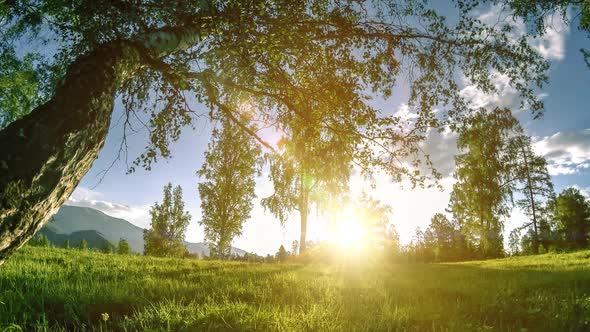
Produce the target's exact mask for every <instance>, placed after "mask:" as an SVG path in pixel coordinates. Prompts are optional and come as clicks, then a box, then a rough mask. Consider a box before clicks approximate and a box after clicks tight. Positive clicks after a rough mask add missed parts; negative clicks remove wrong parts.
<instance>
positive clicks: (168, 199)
mask: <svg viewBox="0 0 590 332" xmlns="http://www.w3.org/2000/svg"><path fill="white" fill-rule="evenodd" d="M150 216H151V218H152V220H151V224H150V228H149V229H145V230H144V233H143V241H144V249H143V251H144V254H145V255H152V256H183V255H184V254H185V253H186V252H187V250H186V248H185V246H184V234H185V232H186V228H187V227H188V223H189V221H190V219H191V216H190V214H189V213H188V212H186V211H185V210H184V201H183V200H182V188H181V187H180V186H176V187H175V188H174V189H172V184H171V183H168V184H167V185H166V186H165V187H164V198H163V199H162V203H155V204H154V205H153V206H152V208H151V209H150Z"/></svg>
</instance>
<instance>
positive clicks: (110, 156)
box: [66, 7, 590, 255]
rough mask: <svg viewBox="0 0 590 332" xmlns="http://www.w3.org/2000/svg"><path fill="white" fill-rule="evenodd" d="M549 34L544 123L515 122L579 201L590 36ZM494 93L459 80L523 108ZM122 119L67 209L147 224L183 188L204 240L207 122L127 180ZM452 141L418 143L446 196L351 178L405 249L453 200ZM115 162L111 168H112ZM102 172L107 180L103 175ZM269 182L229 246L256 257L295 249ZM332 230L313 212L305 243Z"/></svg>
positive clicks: (559, 29)
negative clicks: (272, 202)
mask: <svg viewBox="0 0 590 332" xmlns="http://www.w3.org/2000/svg"><path fill="white" fill-rule="evenodd" d="M479 15H480V18H481V19H482V20H484V21H485V20H488V21H490V22H493V21H494V20H497V18H498V16H499V15H501V14H500V13H499V11H498V9H497V8H495V7H492V8H490V9H489V10H488V11H486V12H482V13H479ZM548 22H550V23H551V24H550V26H551V27H550V31H549V32H548V33H547V34H546V35H545V36H544V37H543V38H537V39H531V41H530V43H531V44H532V45H533V46H534V47H535V49H536V50H537V51H538V52H539V53H540V54H541V55H542V56H543V57H545V58H546V59H548V60H549V61H550V62H551V68H550V70H549V73H548V74H549V84H548V85H546V86H544V87H543V88H542V89H540V90H539V91H538V92H537V93H538V94H539V96H540V97H541V98H542V99H543V101H544V102H545V114H544V116H543V118H541V119H537V120H533V119H532V117H531V116H530V114H529V113H527V112H520V113H517V114H516V116H517V117H518V118H519V120H520V121H521V123H522V125H523V126H524V128H525V129H526V131H527V133H528V134H529V135H530V136H531V137H532V138H533V141H534V148H535V151H536V152H537V153H538V154H541V155H543V156H545V158H546V159H547V161H548V163H549V171H550V173H551V175H552V177H553V182H554V185H555V189H556V192H558V193H559V192H560V191H561V190H563V189H564V188H567V187H570V186H576V187H577V188H579V189H580V190H582V192H583V193H584V194H585V195H588V193H590V176H589V175H590V106H589V105H590V68H588V67H587V66H586V64H585V63H584V62H583V58H582V55H581V53H580V51H579V49H580V48H590V39H589V38H588V37H587V36H586V35H585V34H584V33H581V32H580V31H578V30H577V29H576V27H575V25H574V26H573V27H571V28H570V27H568V26H567V25H566V24H564V23H563V21H562V20H561V19H560V18H559V17H552V18H548ZM513 25H514V26H515V27H516V29H515V33H522V32H524V30H525V27H524V25H523V24H522V22H519V21H514V22H513ZM491 75H492V78H493V82H494V84H495V85H496V87H497V90H498V92H497V93H495V94H491V95H489V94H484V93H482V92H481V91H478V90H477V89H475V87H473V86H471V85H470V84H469V82H464V86H463V89H462V93H463V95H464V96H465V97H466V98H468V99H469V100H470V101H471V102H472V103H473V105H477V106H482V107H494V106H506V107H511V106H513V107H514V108H516V106H518V103H519V99H518V95H517V93H516V92H515V90H514V89H513V88H511V87H510V86H509V85H508V84H507V81H506V79H505V78H504V77H502V76H499V75H495V74H494V73H492V74H491ZM380 103H381V105H379V106H382V108H389V109H391V110H393V111H394V112H400V113H398V114H404V115H405V116H407V117H409V118H411V117H413V116H414V113H413V112H412V110H411V109H410V108H409V107H408V106H407V105H406V104H404V103H403V102H401V100H399V99H398V100H386V101H381V102H380ZM121 114H122V107H121V104H120V103H117V104H116V105H115V110H114V115H113V119H112V123H111V130H110V132H109V135H108V137H107V140H106V143H105V147H104V148H103V150H102V151H101V153H100V155H99V158H98V159H97V160H96V161H95V162H94V164H93V166H92V168H91V169H90V171H89V172H88V173H87V174H86V176H85V177H84V178H83V179H82V181H81V182H80V184H79V186H78V187H77V188H76V190H75V191H74V193H73V194H72V195H71V197H70V198H69V200H68V202H67V203H66V204H69V205H77V206H86V207H92V208H96V209H98V210H100V211H102V212H104V213H106V214H108V215H111V216H114V217H119V218H123V219H126V220H128V221H130V222H132V223H133V224H135V225H138V226H140V227H148V226H149V222H150V217H149V209H150V206H151V205H152V204H154V203H155V202H156V201H160V200H161V198H162V188H163V187H164V185H165V184H166V183H168V182H171V183H173V184H174V185H180V186H181V187H182V189H183V193H184V200H185V204H186V209H187V210H188V211H189V213H190V214H191V216H192V219H191V222H190V225H189V227H188V230H187V233H186V240H187V241H190V242H202V241H203V240H204V239H203V228H202V226H199V225H198V221H199V220H200V218H201V211H200V207H199V206H200V199H199V195H198V190H197V183H198V181H199V178H198V177H197V175H196V171H197V169H199V168H200V166H201V164H202V162H203V159H204V152H205V149H206V148H207V143H208V142H209V138H210V132H211V126H212V124H210V123H208V122H207V121H205V120H201V121H202V122H198V123H197V125H196V128H195V129H194V130H192V129H191V128H185V130H184V133H183V135H182V137H181V139H180V140H179V141H178V142H176V143H174V144H173V146H172V153H173V157H172V158H171V159H170V160H160V161H159V162H158V163H157V164H155V165H154V166H153V167H152V170H151V171H144V170H142V169H140V168H138V169H137V170H136V172H135V173H133V174H126V169H127V164H126V162H125V156H122V158H121V159H119V160H118V161H116V158H117V155H118V150H119V145H120V142H121V137H122V126H121V122H120V121H119V119H120V116H121ZM455 139H456V137H455V135H454V134H453V133H450V132H445V133H438V132H436V131H431V132H430V134H429V137H428V139H427V140H426V142H425V143H424V148H425V150H426V151H427V152H428V153H429V154H430V155H431V158H432V160H433V161H434V164H435V167H437V169H438V170H439V171H441V172H442V173H443V175H444V178H443V179H442V181H441V185H442V187H443V190H438V189H416V190H411V187H410V186H408V185H407V184H406V185H403V184H399V183H394V182H392V181H391V180H390V179H389V178H387V177H386V176H384V175H377V178H376V179H377V181H376V183H377V185H376V187H375V188H370V187H369V185H368V184H367V183H365V182H364V181H362V179H360V178H359V177H356V176H355V177H353V178H352V179H351V183H350V187H351V191H352V192H353V193H360V192H361V191H362V190H365V191H367V192H368V193H369V194H371V195H372V196H374V197H375V198H377V199H379V200H381V201H382V202H383V203H385V204H389V205H390V206H391V207H392V211H393V212H392V214H391V218H390V221H391V222H392V223H393V224H394V225H395V226H396V228H397V229H398V232H399V233H400V237H401V241H402V243H408V242H409V241H410V240H411V237H412V235H413V233H414V231H415V229H416V227H421V228H422V229H424V228H426V227H427V225H428V224H429V221H430V218H431V217H432V216H433V215H434V214H435V213H437V212H444V210H445V208H446V207H447V205H448V199H449V194H450V191H451V188H452V185H453V179H452V177H451V175H452V172H453V169H454V167H455V165H454V159H453V157H454V155H455V154H456V153H457V150H456V147H455ZM146 143H147V133H146V132H145V131H139V132H138V133H137V134H134V135H132V136H130V137H128V144H129V150H128V158H127V159H128V162H129V163H131V162H132V161H133V159H134V158H135V157H136V156H138V155H139V154H140V153H141V152H142V151H143V148H144V147H145V145H146ZM113 161H115V163H114V165H113V166H112V167H110V165H111V164H112V163H113ZM107 169H108V172H106V174H105V173H104V171H105V170H107ZM272 191H273V188H272V183H270V181H269V180H268V173H267V172H266V171H265V172H263V174H262V176H261V177H260V178H258V179H257V187H256V194H257V197H258V198H257V200H256V202H255V203H254V209H253V211H252V213H251V218H250V220H248V221H247V222H246V223H245V224H244V227H243V234H242V236H240V237H239V238H236V239H235V240H234V242H233V245H234V246H235V247H238V248H241V249H244V250H246V251H249V252H255V253H258V254H263V255H265V254H268V253H271V254H274V253H275V252H276V251H277V249H278V247H279V246H280V245H281V244H283V245H285V247H286V248H290V247H291V243H292V241H293V240H298V239H299V221H298V215H297V214H294V215H293V216H291V219H290V220H288V221H287V222H286V223H285V224H284V225H281V224H280V223H279V221H278V220H277V219H275V218H274V217H273V216H272V215H270V214H269V213H265V211H264V209H263V208H262V207H261V206H260V202H259V200H260V198H263V197H267V196H269V195H270V194H272ZM524 221H525V217H524V215H523V214H522V212H520V211H518V210H516V209H515V210H513V213H512V214H511V217H510V218H509V219H508V220H506V223H505V234H508V233H509V232H510V230H512V229H513V228H514V227H517V226H518V225H521V224H522V223H523V222H524ZM329 227H330V226H329V224H327V223H326V222H325V221H323V220H322V218H321V216H319V215H318V214H317V213H315V212H312V215H311V217H310V220H309V226H308V239H309V240H322V239H326V237H328V236H329V233H330V228H329Z"/></svg>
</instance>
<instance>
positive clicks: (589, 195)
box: [571, 185, 590, 199]
mask: <svg viewBox="0 0 590 332" xmlns="http://www.w3.org/2000/svg"><path fill="white" fill-rule="evenodd" d="M571 187H572V188H576V189H578V190H579V191H580V194H582V196H584V197H586V199H590V187H586V188H582V187H579V186H576V185H573V186H571Z"/></svg>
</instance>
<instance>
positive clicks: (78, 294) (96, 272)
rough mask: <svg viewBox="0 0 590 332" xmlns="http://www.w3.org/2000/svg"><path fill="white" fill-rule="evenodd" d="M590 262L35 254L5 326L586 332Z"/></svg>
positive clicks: (6, 273)
mask: <svg viewBox="0 0 590 332" xmlns="http://www.w3.org/2000/svg"><path fill="white" fill-rule="evenodd" d="M589 254H590V252H589V251H583V252H579V253H575V254H560V255H555V254H551V255H541V256H530V257H515V258H510V259H506V260H491V261H485V262H470V263H462V264H429V265H426V264H389V263H386V262H376V263H375V264H372V263H370V262H371V260H368V259H363V261H361V262H358V263H353V264H348V265H342V264H335V265H326V264H319V263H313V264H310V265H299V264H288V263H287V264H269V263H242V262H220V261H202V260H199V261H197V260H188V259H175V258H157V257H141V256H140V257H137V256H119V255H109V256H107V255H101V254H98V253H94V252H90V251H86V252H80V251H72V250H64V249H61V248H52V249H45V248H36V247H25V248H23V250H20V251H18V252H17V253H16V254H15V255H14V257H12V258H11V259H10V260H9V261H8V262H7V263H6V265H4V266H3V267H2V271H1V272H2V273H0V289H3V290H5V291H4V292H3V293H2V302H3V303H6V304H8V303H10V305H0V328H2V327H4V326H6V325H8V324H12V323H15V324H18V325H20V326H21V327H22V329H23V330H24V331H34V330H45V331H75V330H84V329H85V330H100V329H101V328H102V330H103V331H104V330H107V331H117V330H122V331H124V330H127V331H137V330H143V331H161V330H172V331H203V330H228V329H230V328H229V327H228V325H229V326H231V329H233V330H263V331H279V330H280V331H304V330H314V331H364V330H375V331H381V330H388V329H390V330H391V329H396V330H405V331H429V330H432V329H435V330H437V331H474V330H475V331H478V330H494V329H495V330H501V331H503V330H506V331H520V330H523V329H527V330H528V331H584V330H587V328H586V326H587V324H586V321H587V317H588V316H589V315H590V307H589V306H588V301H587V297H588V295H589V294H590V265H589V262H588V259H587V258H586V256H588V255H589ZM396 310H397V311H396ZM400 312H403V314H400ZM102 313H107V314H108V315H109V317H110V318H109V320H108V321H106V322H103V321H102V319H101V314H102ZM100 324H103V325H102V327H100Z"/></svg>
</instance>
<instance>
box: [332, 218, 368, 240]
mask: <svg viewBox="0 0 590 332" xmlns="http://www.w3.org/2000/svg"><path fill="white" fill-rule="evenodd" d="M336 233H337V240H338V245H339V246H341V247H355V246H358V245H360V244H361V242H362V241H363V238H364V229H363V227H362V225H361V224H360V223H359V222H358V221H357V220H353V219H346V220H343V221H342V222H340V223H338V225H337V230H336Z"/></svg>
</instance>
